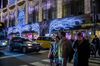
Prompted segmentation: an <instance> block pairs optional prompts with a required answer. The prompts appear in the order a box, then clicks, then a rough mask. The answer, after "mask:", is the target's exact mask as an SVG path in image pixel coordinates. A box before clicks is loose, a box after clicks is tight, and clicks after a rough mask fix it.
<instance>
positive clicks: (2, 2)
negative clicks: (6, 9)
mask: <svg viewBox="0 0 100 66" xmlns="http://www.w3.org/2000/svg"><path fill="white" fill-rule="evenodd" d="M0 6H1V10H3V0H1V5H0ZM1 21H2V11H1Z"/></svg>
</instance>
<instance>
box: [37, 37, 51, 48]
mask: <svg viewBox="0 0 100 66" xmlns="http://www.w3.org/2000/svg"><path fill="white" fill-rule="evenodd" d="M52 41H53V39H52V38H51V37H44V36H40V37H38V38H37V40H36V42H37V43H39V44H40V46H41V47H42V48H43V49H49V48H50V47H51V43H52Z"/></svg>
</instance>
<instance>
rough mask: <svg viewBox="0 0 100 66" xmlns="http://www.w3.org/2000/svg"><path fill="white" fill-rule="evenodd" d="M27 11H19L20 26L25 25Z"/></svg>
mask: <svg viewBox="0 0 100 66" xmlns="http://www.w3.org/2000/svg"><path fill="white" fill-rule="evenodd" d="M25 16H26V15H25V9H22V10H18V25H24V24H25Z"/></svg>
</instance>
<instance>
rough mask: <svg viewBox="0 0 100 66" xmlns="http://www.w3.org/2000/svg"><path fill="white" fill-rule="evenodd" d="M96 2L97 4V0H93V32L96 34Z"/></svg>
mask: <svg viewBox="0 0 100 66" xmlns="http://www.w3.org/2000/svg"><path fill="white" fill-rule="evenodd" d="M95 8H96V4H95V0H92V9H93V24H94V25H93V32H94V35H96V9H95Z"/></svg>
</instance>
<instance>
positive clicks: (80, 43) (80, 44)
mask: <svg viewBox="0 0 100 66" xmlns="http://www.w3.org/2000/svg"><path fill="white" fill-rule="evenodd" d="M77 37H78V39H77V40H76V41H75V43H74V45H73V48H74V50H75V54H74V66H88V60H89V56H90V43H89V41H88V40H86V39H84V37H83V35H82V33H81V32H80V33H78V35H77Z"/></svg>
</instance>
